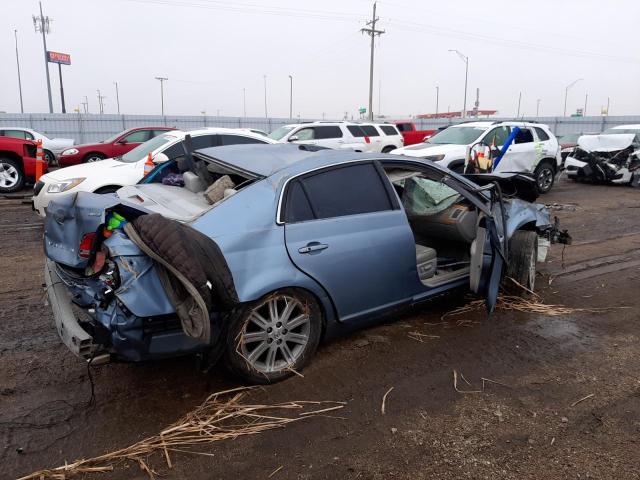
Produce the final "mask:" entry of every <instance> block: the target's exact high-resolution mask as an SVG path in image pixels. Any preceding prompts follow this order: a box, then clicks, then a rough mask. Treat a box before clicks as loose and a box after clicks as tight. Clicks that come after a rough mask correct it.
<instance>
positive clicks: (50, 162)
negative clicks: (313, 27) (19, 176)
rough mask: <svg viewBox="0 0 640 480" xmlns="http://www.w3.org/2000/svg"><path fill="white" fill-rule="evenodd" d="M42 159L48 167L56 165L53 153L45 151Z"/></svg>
mask: <svg viewBox="0 0 640 480" xmlns="http://www.w3.org/2000/svg"><path fill="white" fill-rule="evenodd" d="M44 159H45V161H46V162H47V164H48V165H49V166H50V167H53V166H55V165H56V156H55V155H54V154H53V152H50V151H49V150H45V151H44Z"/></svg>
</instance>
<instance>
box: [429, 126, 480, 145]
mask: <svg viewBox="0 0 640 480" xmlns="http://www.w3.org/2000/svg"><path fill="white" fill-rule="evenodd" d="M488 128H489V127H450V128H447V129H445V130H443V131H441V132H440V133H436V134H435V135H434V136H433V137H431V138H430V139H429V140H428V141H427V142H425V143H431V144H436V145H446V144H453V145H469V144H470V143H473V142H475V141H476V140H477V139H478V137H480V135H482V134H483V133H484V132H486V131H487V129H488Z"/></svg>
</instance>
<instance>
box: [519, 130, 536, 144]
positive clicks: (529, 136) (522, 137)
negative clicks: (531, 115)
mask: <svg viewBox="0 0 640 480" xmlns="http://www.w3.org/2000/svg"><path fill="white" fill-rule="evenodd" d="M530 142H533V133H531V130H529V129H528V128H521V129H520V131H519V132H518V135H516V139H515V143H530Z"/></svg>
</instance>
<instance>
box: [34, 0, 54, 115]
mask: <svg viewBox="0 0 640 480" xmlns="http://www.w3.org/2000/svg"><path fill="white" fill-rule="evenodd" d="M38 4H39V5H40V15H39V16H35V15H33V16H32V18H33V27H34V28H35V30H36V32H41V33H42V47H43V49H44V69H45V72H46V74H47V94H48V95H49V113H53V100H52V99H51V80H50V78H49V57H48V55H47V38H46V34H48V33H49V31H50V28H49V23H50V22H51V21H52V20H53V19H51V18H49V17H45V16H44V15H43V14H42V2H38Z"/></svg>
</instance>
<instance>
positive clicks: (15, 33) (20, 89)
mask: <svg viewBox="0 0 640 480" xmlns="http://www.w3.org/2000/svg"><path fill="white" fill-rule="evenodd" d="M13 35H14V36H15V37H16V65H17V66H18V91H19V92H20V113H24V105H23V103H22V79H21V78H20V56H19V55H18V30H13Z"/></svg>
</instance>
